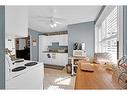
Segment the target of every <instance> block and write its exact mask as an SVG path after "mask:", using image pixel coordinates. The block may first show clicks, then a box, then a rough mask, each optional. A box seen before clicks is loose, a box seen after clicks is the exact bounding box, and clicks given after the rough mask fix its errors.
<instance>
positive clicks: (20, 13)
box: [5, 6, 28, 38]
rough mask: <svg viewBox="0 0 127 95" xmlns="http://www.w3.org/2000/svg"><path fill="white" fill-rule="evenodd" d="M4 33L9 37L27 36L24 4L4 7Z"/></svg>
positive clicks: (26, 17) (26, 10) (26, 12)
mask: <svg viewBox="0 0 127 95" xmlns="http://www.w3.org/2000/svg"><path fill="white" fill-rule="evenodd" d="M5 27H6V28H5V33H6V35H9V36H11V37H13V38H14V37H25V36H28V9H27V7H24V6H6V7H5Z"/></svg>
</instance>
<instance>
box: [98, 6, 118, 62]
mask: <svg viewBox="0 0 127 95" xmlns="http://www.w3.org/2000/svg"><path fill="white" fill-rule="evenodd" d="M117 15H118V8H117V7H115V8H114V9H113V10H112V11H111V12H110V13H109V15H108V16H107V17H106V18H105V19H104V20H103V22H102V23H101V24H100V25H99V26H98V27H96V28H97V31H96V35H97V37H98V38H96V40H97V48H98V49H97V52H102V53H104V52H107V53H110V54H111V56H112V61H113V62H114V63H116V61H117V32H118V27H117V26H118V16H117Z"/></svg>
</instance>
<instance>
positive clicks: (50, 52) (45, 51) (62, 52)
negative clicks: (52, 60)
mask: <svg viewBox="0 0 127 95" xmlns="http://www.w3.org/2000/svg"><path fill="white" fill-rule="evenodd" d="M43 53H68V52H54V51H43Z"/></svg>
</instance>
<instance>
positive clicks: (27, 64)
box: [25, 62, 38, 66]
mask: <svg viewBox="0 0 127 95" xmlns="http://www.w3.org/2000/svg"><path fill="white" fill-rule="evenodd" d="M36 64H38V63H37V62H29V63H26V64H25V66H34V65H36Z"/></svg>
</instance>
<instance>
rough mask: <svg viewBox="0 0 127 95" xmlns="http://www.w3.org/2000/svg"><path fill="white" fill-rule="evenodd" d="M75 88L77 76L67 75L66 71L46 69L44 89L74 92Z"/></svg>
mask: <svg viewBox="0 0 127 95" xmlns="http://www.w3.org/2000/svg"><path fill="white" fill-rule="evenodd" d="M74 86H75V76H73V77H72V76H71V75H70V74H67V73H66V69H63V70H56V69H49V68H45V69H44V89H45V90H50V89H53V90H54V89H56V90H57V89H61V90H69V89H70V90H73V89H74Z"/></svg>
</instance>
